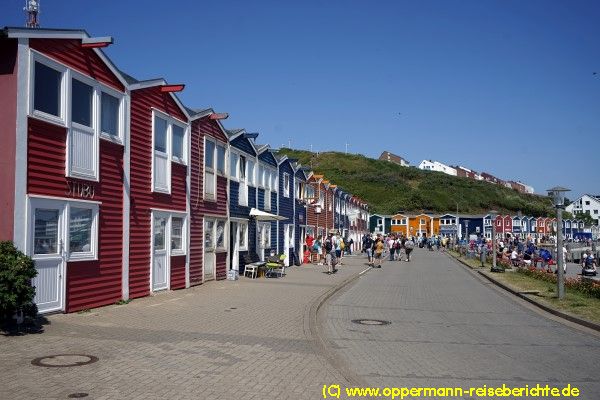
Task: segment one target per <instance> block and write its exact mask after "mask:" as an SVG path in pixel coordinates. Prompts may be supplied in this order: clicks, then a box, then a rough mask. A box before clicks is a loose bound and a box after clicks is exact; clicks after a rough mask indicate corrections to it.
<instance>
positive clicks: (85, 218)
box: [69, 207, 92, 253]
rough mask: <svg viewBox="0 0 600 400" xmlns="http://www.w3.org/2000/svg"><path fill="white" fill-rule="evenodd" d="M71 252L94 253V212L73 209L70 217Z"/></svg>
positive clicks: (86, 209)
mask: <svg viewBox="0 0 600 400" xmlns="http://www.w3.org/2000/svg"><path fill="white" fill-rule="evenodd" d="M69 251H70V252H71V253H82V252H89V251H92V210H90V209H89V208H75V207H71V214H70V216H69Z"/></svg>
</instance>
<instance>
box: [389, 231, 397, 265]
mask: <svg viewBox="0 0 600 400" xmlns="http://www.w3.org/2000/svg"><path fill="white" fill-rule="evenodd" d="M388 248H389V249H390V261H394V256H395V254H396V238H394V236H390V238H389V240H388Z"/></svg>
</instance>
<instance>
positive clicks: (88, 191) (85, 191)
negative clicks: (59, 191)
mask: <svg viewBox="0 0 600 400" xmlns="http://www.w3.org/2000/svg"><path fill="white" fill-rule="evenodd" d="M67 186H68V190H67V196H71V197H78V198H81V199H93V198H94V194H95V193H94V192H95V187H94V186H93V185H90V184H89V183H81V182H72V181H68V182H67Z"/></svg>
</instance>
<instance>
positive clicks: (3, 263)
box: [0, 242, 37, 323]
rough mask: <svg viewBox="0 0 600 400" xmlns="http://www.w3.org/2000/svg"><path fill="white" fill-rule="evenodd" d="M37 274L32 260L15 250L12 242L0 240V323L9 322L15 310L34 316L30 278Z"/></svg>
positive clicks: (32, 289)
mask: <svg viewBox="0 0 600 400" xmlns="http://www.w3.org/2000/svg"><path fill="white" fill-rule="evenodd" d="M36 275H37V270H36V269H35V263H34V261H33V260H32V259H31V258H30V257H28V256H26V255H25V254H23V253H22V252H20V251H19V250H17V248H16V247H15V246H14V245H13V244H12V242H0V323H6V322H10V320H11V319H12V317H13V315H14V313H15V311H17V310H22V311H23V313H24V314H25V316H31V317H33V316H35V315H36V314H37V307H36V305H35V304H34V303H33V297H34V296H35V288H34V287H33V286H31V280H32V279H33V278H34V277H35V276H36Z"/></svg>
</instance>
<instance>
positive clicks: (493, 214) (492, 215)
mask: <svg viewBox="0 0 600 400" xmlns="http://www.w3.org/2000/svg"><path fill="white" fill-rule="evenodd" d="M489 214H490V218H491V219H492V272H501V270H500V269H499V268H498V265H497V262H496V217H497V216H498V211H496V210H490V212H489Z"/></svg>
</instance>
